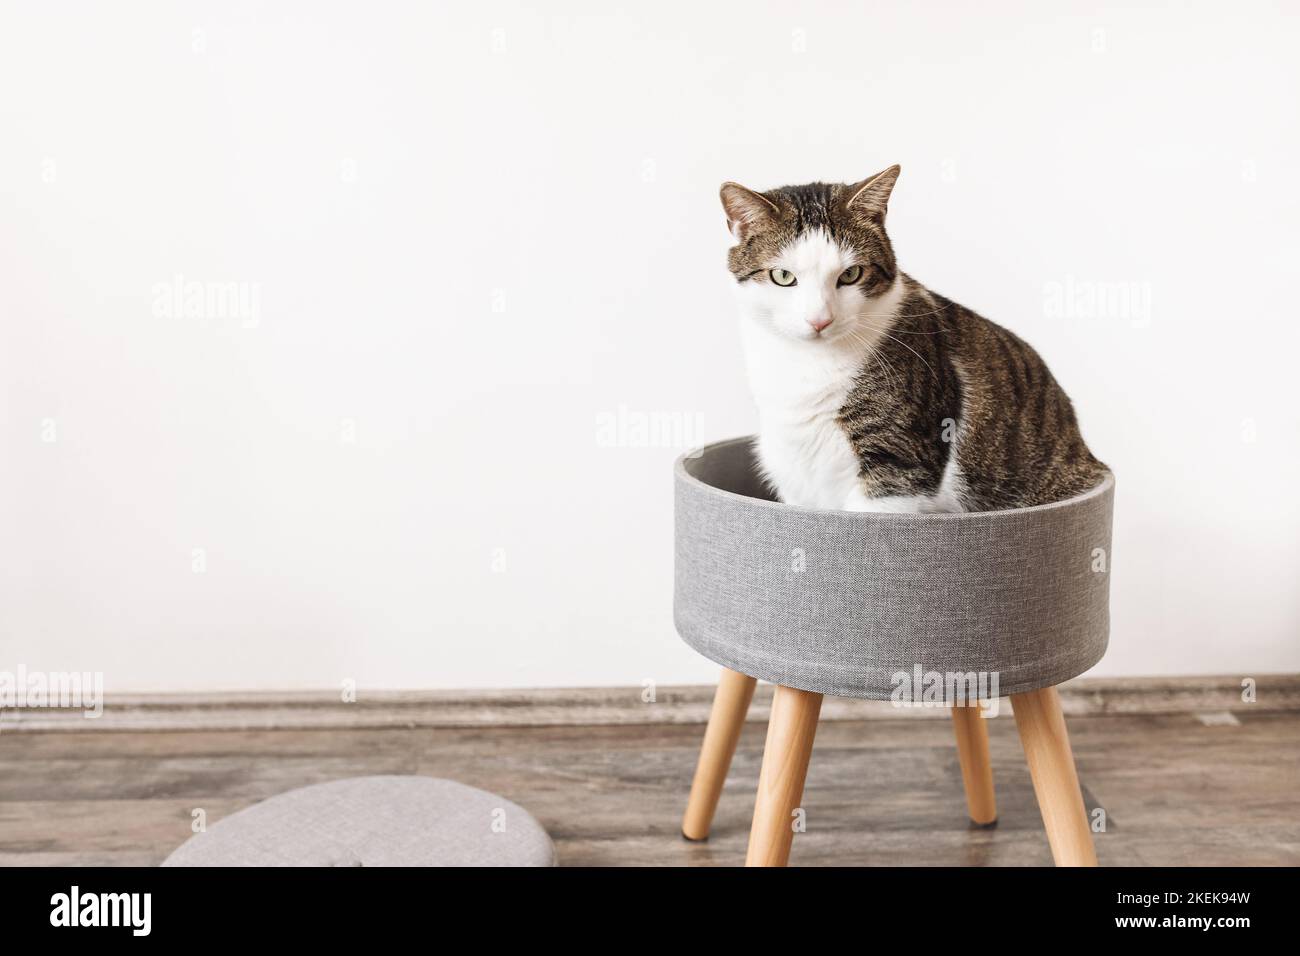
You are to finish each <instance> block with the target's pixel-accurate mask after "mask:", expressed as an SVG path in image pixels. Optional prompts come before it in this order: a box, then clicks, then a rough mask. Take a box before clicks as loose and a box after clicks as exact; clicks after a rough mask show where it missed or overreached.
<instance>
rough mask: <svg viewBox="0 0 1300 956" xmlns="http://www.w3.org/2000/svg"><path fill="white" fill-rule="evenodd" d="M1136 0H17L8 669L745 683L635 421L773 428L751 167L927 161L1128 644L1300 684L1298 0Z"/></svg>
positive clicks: (943, 236) (3, 497)
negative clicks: (733, 287) (1051, 385)
mask: <svg viewBox="0 0 1300 956" xmlns="http://www.w3.org/2000/svg"><path fill="white" fill-rule="evenodd" d="M1133 6H1134V5H1130V4H1125V5H1114V6H1094V5H1088V4H1073V5H1063V4H1051V5H1048V6H1044V5H1042V4H1037V3H1031V2H1026V3H1002V4H993V3H981V4H970V3H954V4H951V5H946V6H940V5H936V4H915V3H904V2H897V3H872V4H852V5H850V4H843V3H829V2H821V3H804V4H799V5H791V4H788V3H777V2H771V0H762V2H753V0H751V2H747V3H745V4H743V5H741V4H736V5H734V6H733V7H732V8H731V9H730V10H729V11H726V12H723V11H721V10H718V9H715V5H712V4H703V3H681V2H660V3H654V4H646V3H639V4H630V5H628V6H627V7H626V9H624V10H622V11H618V10H616V9H615V7H614V6H613V5H611V4H608V3H604V2H597V0H587V2H557V3H554V4H545V5H534V4H524V3H513V2H490V3H468V2H463V3H456V4H433V3H410V4H396V3H383V4H378V3H361V2H355V3H340V2H333V3H319V2H311V3H307V2H302V3H278V4H273V5H268V4H259V3H225V2H212V3H197V4H190V5H185V6H184V7H183V8H182V6H181V5H176V4H172V3H166V2H157V3H151V4H122V5H117V4H114V5H104V4H89V3H88V4H85V5H84V6H80V7H73V6H71V5H66V4H49V3H36V2H31V3H26V4H7V5H6V6H5V10H4V13H3V16H2V18H0V112H2V113H3V122H2V123H0V193H2V194H3V199H4V213H3V215H0V263H3V266H0V268H2V270H3V275H2V277H0V319H2V322H3V325H2V331H0V381H2V382H3V385H4V402H3V405H0V442H2V443H3V444H2V446H0V455H2V460H0V522H2V524H0V587H2V588H3V593H2V594H0V669H9V670H12V669H14V668H15V667H16V666H17V664H19V663H21V664H23V665H25V666H26V667H28V668H30V669H46V670H58V669H69V670H71V669H76V670H102V671H104V673H105V680H106V683H107V685H108V687H109V689H110V690H155V689H223V688H231V689H235V688H289V687H335V686H337V685H338V683H339V682H340V681H341V680H343V679H345V678H352V679H355V680H357V681H359V682H360V683H361V684H362V685H371V686H381V687H403V688H406V687H409V688H420V687H456V686H481V687H488V686H525V685H582V684H635V683H638V682H640V681H641V680H643V679H645V678H653V679H655V680H658V681H660V682H678V681H706V680H710V679H712V678H713V676H714V674H715V672H716V668H715V667H714V666H713V665H712V664H709V663H708V662H706V661H704V660H702V659H700V658H699V657H697V656H696V655H695V654H693V653H692V652H690V651H689V650H687V649H686V648H685V647H684V646H683V645H681V644H680V643H679V642H678V640H677V639H676V637H675V636H674V632H673V628H672V624H671V616H670V614H671V608H670V604H671V591H670V585H671V563H672V553H671V525H670V517H671V499H670V477H669V467H670V463H671V461H672V460H673V458H674V457H675V456H676V454H677V453H678V451H679V448H677V447H662V445H663V444H664V443H663V442H660V443H659V445H660V446H659V447H638V435H637V432H636V429H635V426H636V425H637V424H638V417H637V416H646V415H659V416H664V415H667V416H670V420H671V421H672V422H673V423H674V424H675V425H676V426H677V429H678V432H679V435H678V437H677V439H676V441H675V442H670V443H669V444H684V443H694V442H696V441H699V440H705V439H713V438H718V437H724V436H729V435H733V434H738V433H743V432H746V431H748V430H750V429H752V427H753V425H754V413H753V410H752V407H751V405H750V403H749V400H748V396H747V394H746V391H745V382H744V378H743V373H742V369H741V364H740V359H739V355H738V343H737V337H736V330H735V320H734V313H733V309H732V304H731V294H730V290H729V279H728V277H727V275H726V273H725V271H724V269H723V254H724V249H725V246H726V234H725V230H724V228H723V222H722V216H721V213H720V211H719V208H718V203H717V188H718V184H719V183H720V182H721V181H722V180H724V179H737V180H740V181H742V182H744V183H747V184H749V185H752V186H755V187H758V188H766V187H770V186H774V185H779V184H781V183H785V182H798V181H806V180H809V179H816V178H822V179H839V180H851V179H858V178H861V177H863V176H865V175H867V174H869V173H872V172H875V171H877V170H879V169H881V168H883V167H885V166H887V165H889V164H890V163H893V162H900V163H902V166H903V176H902V179H901V181H900V184H899V186H898V189H897V191H896V192H895V195H894V201H893V207H892V213H891V220H890V226H891V231H892V233H893V235H894V239H895V246H896V249H897V252H898V255H899V258H900V261H901V263H902V265H903V267H904V268H905V269H907V270H908V271H909V272H911V273H912V274H913V275H915V276H916V277H918V278H920V279H921V280H922V281H924V282H927V283H929V284H930V285H932V286H933V287H934V288H936V289H937V290H939V291H941V292H943V293H945V294H947V295H950V296H952V297H954V298H956V299H958V300H959V301H961V302H963V303H965V304H967V305H969V306H971V307H973V308H976V309H978V310H980V311H981V312H983V313H984V314H986V315H988V316H989V317H991V318H994V319H996V320H997V321H1000V322H1002V323H1004V324H1006V325H1008V326H1010V327H1011V328H1012V329H1014V330H1015V331H1017V332H1019V333H1020V334H1022V335H1024V336H1025V337H1027V338H1028V339H1029V340H1030V341H1031V342H1033V343H1034V344H1035V345H1036V346H1037V347H1038V348H1039V350H1040V351H1041V352H1042V353H1043V354H1044V355H1045V356H1046V357H1047V358H1048V360H1049V362H1050V363H1051V365H1052V367H1053V369H1054V370H1055V371H1056V372H1057V374H1058V377H1059V378H1060V379H1061V381H1062V382H1063V383H1064V385H1065V386H1066V388H1067V389H1068V390H1069V391H1070V393H1071V394H1072V395H1073V397H1074V399H1075V402H1076V404H1077V406H1078V408H1079V410H1080V413H1081V416H1082V421H1083V424H1084V429H1085V434H1086V436H1087V438H1088V440H1089V442H1090V443H1091V444H1092V447H1093V448H1094V450H1095V451H1096V452H1097V453H1098V454H1099V455H1100V456H1101V457H1103V458H1104V459H1105V460H1106V461H1107V462H1109V463H1110V464H1111V465H1112V466H1113V467H1114V469H1115V470H1116V472H1117V473H1118V476H1119V497H1118V505H1117V529H1116V541H1115V549H1114V551H1115V554H1114V629H1113V635H1112V639H1111V651H1110V654H1109V656H1108V657H1107V658H1106V660H1105V661H1104V662H1103V663H1102V665H1101V666H1099V667H1098V668H1097V673H1103V674H1184V673H1197V672H1223V673H1231V674H1252V673H1256V672H1264V671H1270V670H1274V671H1275V670H1285V669H1290V670H1296V669H1300V597H1298V596H1297V593H1298V592H1297V587H1296V584H1297V580H1298V579H1300V555H1298V554H1297V540H1300V534H1298V533H1297V532H1298V531H1300V516H1298V514H1297V503H1296V502H1297V494H1296V492H1297V487H1300V465H1298V460H1300V455H1298V453H1297V438H1298V437H1300V427H1298V424H1300V418H1298V416H1297V410H1296V409H1297V400H1296V381H1297V373H1296V371H1295V367H1296V351H1297V344H1298V343H1300V335H1298V334H1297V330H1296V324H1297V321H1298V319H1300V317H1298V316H1297V309H1296V301H1297V298H1296V289H1295V284H1296V266H1297V264H1298V263H1300V239H1298V238H1297V236H1298V232H1297V224H1298V219H1300V217H1298V216H1297V213H1298V212H1300V189H1298V188H1297V176H1296V169H1297V168H1298V167H1300V121H1298V119H1297V110H1296V105H1295V95H1296V90H1297V89H1300V66H1297V60H1296V57H1295V55H1294V51H1295V50H1296V48H1297V43H1298V41H1300V18H1297V17H1295V16H1294V13H1293V12H1290V11H1288V10H1287V9H1286V6H1285V5H1282V4H1269V3H1232V4H1228V3H1221V4H1179V5H1170V4H1148V5H1145V6H1144V8H1143V9H1130V8H1131V7H1133ZM540 7H549V8H550V9H551V10H552V11H554V12H552V13H549V14H544V13H542V12H539V9H538V8H540ZM74 10H75V11H77V12H75V13H74V12H73V11H74ZM561 11H562V12H561ZM792 11H793V12H792ZM175 276H183V277H184V280H183V281H185V282H199V283H207V284H221V283H239V284H240V285H239V286H238V287H237V288H238V289H240V290H242V291H243V292H244V293H245V294H247V295H248V296H249V301H248V309H247V311H246V316H247V318H246V319H241V317H240V316H238V315H226V314H222V312H221V310H220V309H219V308H217V305H218V304H217V303H215V302H214V303H212V304H211V306H209V305H208V304H206V303H205V304H204V305H203V308H202V310H201V313H202V314H199V315H195V316H189V317H187V314H186V309H185V307H184V303H183V302H182V303H181V307H180V309H179V312H178V313H177V312H176V310H174V309H171V302H170V299H169V297H168V296H161V297H160V296H159V294H158V293H159V290H158V289H156V287H157V286H159V285H160V284H161V285H163V286H164V287H165V286H166V285H167V284H168V283H171V282H172V281H173V277H175ZM1067 283H1068V284H1070V287H1071V288H1072V289H1073V290H1074V291H1075V293H1078V294H1079V295H1080V296H1082V297H1086V296H1088V295H1090V294H1093V293H1096V292H1097V291H1099V290H1101V291H1107V290H1109V291H1112V292H1113V291H1115V290H1117V289H1120V288H1131V289H1133V290H1135V292H1136V297H1135V298H1133V299H1132V300H1131V301H1129V302H1127V303H1126V302H1124V301H1112V302H1110V303H1109V304H1106V305H1103V306H1100V307H1099V306H1096V305H1089V304H1088V302H1087V301H1083V300H1082V299H1080V300H1079V301H1074V300H1073V299H1072V300H1071V305H1070V306H1069V307H1068V308H1062V307H1060V302H1059V301H1057V300H1055V299H1054V296H1055V295H1056V294H1057V293H1058V292H1060V291H1061V290H1063V289H1065V287H1066V285H1067ZM1119 284H1123V285H1122V286H1121V285H1119ZM1130 284H1131V285H1130ZM204 288H207V287H206V286H205V287H204ZM254 296H256V299H255V300H254V299H253V298H252V297H254ZM254 301H255V302H256V308H255V309H254V308H253V302H254ZM1126 305H1127V306H1128V308H1125V306H1126ZM169 311H170V312H171V313H172V314H169ZM1063 312H1064V313H1065V314H1062V313H1063ZM620 410H622V412H623V413H625V418H624V425H625V426H626V427H624V428H621V429H620V428H618V427H615V428H613V429H612V430H607V431H605V432H602V431H601V430H600V428H599V427H598V424H599V423H600V422H601V421H602V419H601V416H602V415H610V414H615V415H617V414H619V413H620ZM349 436H354V441H352V442H349V441H348V440H347V439H348V438H349ZM50 439H52V440H50ZM611 441H612V442H613V446H612V447H611V446H610V443H611ZM194 549H203V554H202V556H201V558H202V560H201V561H199V566H200V567H201V566H204V565H205V567H206V570H205V572H204V573H195V572H194V569H195V566H196V565H195V562H196V560H198V559H196V557H195V554H194ZM496 549H503V550H502V551H501V552H497V550H496ZM502 555H503V556H504V570H498V569H496V568H494V562H499V561H500V560H501V558H502Z"/></svg>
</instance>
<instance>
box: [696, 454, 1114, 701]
mask: <svg viewBox="0 0 1300 956" xmlns="http://www.w3.org/2000/svg"><path fill="white" fill-rule="evenodd" d="M752 448H753V443H752V439H751V438H737V439H732V440H729V441H722V442H717V443H715V444H712V445H708V446H705V447H704V448H703V449H701V450H699V451H697V452H693V453H690V454H688V455H685V456H683V457H682V458H681V459H679V460H678V462H677V466H676V469H675V486H676V493H675V494H676V506H675V522H676V564H675V585H674V605H673V610H674V619H675V623H676V626H677V631H678V633H679V634H680V635H681V638H682V639H683V640H684V641H685V642H686V643H687V644H689V645H690V646H691V647H693V648H694V649H695V650H697V651H699V652H700V653H701V654H703V655H704V656H705V657H708V658H710V659H711V660H713V661H716V662H717V663H719V664H722V665H723V666H725V667H728V668H731V669H732V670H735V671H738V672H740V673H742V674H747V675H749V676H751V677H757V678H760V679H762V680H767V681H771V682H772V683H774V684H780V685H782V686H785V687H792V688H797V689H799V690H806V691H815V692H817V693H821V694H833V695H837V696H841V697H861V698H869V699H878V700H888V699H890V698H891V697H896V694H895V691H896V690H897V688H898V687H899V683H900V678H899V675H900V674H906V675H909V676H910V675H912V674H913V673H914V672H915V671H916V669H917V668H921V669H923V670H925V671H927V672H928V671H941V672H964V673H983V674H996V675H997V678H998V681H999V684H1000V686H999V688H998V693H997V694H995V695H994V696H998V695H1008V694H1017V693H1022V692H1025V691H1029V690H1035V689H1038V688H1042V687H1050V686H1054V685H1056V684H1060V683H1061V682H1063V681H1065V680H1067V679H1069V678H1071V677H1075V676H1077V675H1079V674H1081V673H1082V672H1083V671H1085V670H1087V669H1088V668H1090V667H1092V666H1093V665H1094V664H1096V663H1097V661H1099V660H1100V659H1101V657H1102V655H1103V654H1104V653H1105V651H1106V643H1107V638H1108V634H1109V622H1110V615H1109V596H1110V574H1109V561H1110V546H1111V513H1112V507H1113V501H1114V488H1115V483H1114V479H1113V478H1112V477H1111V476H1109V475H1108V476H1107V477H1106V478H1105V479H1104V480H1103V481H1102V482H1101V484H1099V485H1098V486H1097V487H1095V488H1093V489H1092V490H1090V491H1088V492H1086V493H1084V494H1082V495H1079V496H1078V497H1075V498H1071V499H1068V500H1066V501H1061V502H1057V503H1054V504H1048V505H1042V506H1039V507H1033V508H1021V509H1014V510H1008V511H989V512H972V513H964V514H928V515H918V514H878V513H863V512H847V511H828V510H818V509H812V508H798V507H793V506H790V505H786V504H781V503H778V502H775V501H773V500H772V498H771V496H770V495H769V494H768V493H767V491H766V490H765V488H764V487H763V484H762V482H761V480H760V478H759V475H758V470H757V467H756V462H755V459H754V453H753V450H752ZM951 690H952V687H951V685H948V691H951ZM946 699H947V701H948V702H949V703H954V702H958V703H959V702H960V701H953V700H952V699H951V698H950V697H949V698H946Z"/></svg>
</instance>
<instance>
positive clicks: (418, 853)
mask: <svg viewBox="0 0 1300 956" xmlns="http://www.w3.org/2000/svg"><path fill="white" fill-rule="evenodd" d="M162 865H163V866H554V865H555V848H554V846H553V845H552V843H551V839H550V837H548V836H547V835H546V831H545V830H544V829H542V826H541V824H539V823H538V822H537V821H536V820H535V819H533V817H532V815H531V814H530V813H528V811H527V810H524V809H523V808H522V807H520V806H518V805H517V804H514V803H511V802H510V801H509V800H506V799H504V798H502V797H499V796H497V795H496V794H493V793H488V792H487V791H485V790H478V789H475V788H474V787H467V786H465V785H464V784H461V783H456V782H455V781H454V780H438V779H433V778H430V777H417V776H374V777H353V778H350V779H346V780H333V781H331V782H329V783H321V784H315V785H313V786H310V787H302V788H300V789H297V790H290V791H288V792H287V793H282V794H279V795H278V796H274V797H271V798H270V799H269V800H263V801H262V802H261V803H255V804H253V806H251V807H247V808H245V809H243V810H240V811H239V812H238V813H234V814H232V815H230V816H228V817H226V818H224V819H222V820H219V821H218V822H216V823H215V824H213V825H212V826H211V827H210V828H209V829H208V830H207V831H206V832H204V833H199V834H196V835H195V836H193V837H191V838H190V839H189V840H187V841H186V842H185V843H184V844H182V845H181V846H180V847H179V848H178V849H177V850H176V851H175V852H174V853H172V854H171V856H169V857H168V858H167V859H166V860H165V861H163V864H162Z"/></svg>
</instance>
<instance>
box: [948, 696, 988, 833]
mask: <svg viewBox="0 0 1300 956" xmlns="http://www.w3.org/2000/svg"><path fill="white" fill-rule="evenodd" d="M952 727H953V730H954V731H956V734H957V757H958V759H959V760H960V761H961V779H962V783H963V784H964V785H965V787H966V807H967V809H968V810H969V811H970V818H971V822H972V823H974V824H975V825H976V826H981V827H991V826H993V825H994V824H995V823H997V822H998V804H997V799H996V798H995V797H994V795H993V762H992V761H991V760H989V731H988V727H987V726H985V723H984V718H983V717H981V716H980V708H979V705H974V706H970V707H962V706H957V707H953V709H952Z"/></svg>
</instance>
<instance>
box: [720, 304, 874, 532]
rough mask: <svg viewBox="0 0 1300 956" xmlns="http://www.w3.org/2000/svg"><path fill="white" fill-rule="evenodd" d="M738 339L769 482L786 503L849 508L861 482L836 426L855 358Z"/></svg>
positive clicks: (758, 333) (755, 332) (819, 348)
mask: <svg viewBox="0 0 1300 956" xmlns="http://www.w3.org/2000/svg"><path fill="white" fill-rule="evenodd" d="M743 334H744V339H745V358H746V362H747V364H748V367H749V380H750V386H751V388H752V389H753V393H754V400H755V402H756V403H757V405H758V415H759V435H758V444H757V452H758V460H759V463H760V465H761V466H762V469H763V472H764V474H765V476H766V478H767V480H768V482H769V483H770V484H771V485H772V487H773V488H775V489H776V491H777V493H778V494H779V495H780V497H781V500H782V501H785V502H787V503H788V504H792V505H800V506H802V507H805V508H838V509H843V508H848V507H849V502H850V501H852V500H853V498H854V496H855V494H856V495H858V496H860V495H861V484H862V483H861V481H860V480H859V478H858V473H859V465H858V459H857V456H856V455H855V454H854V452H853V448H852V446H851V445H850V444H849V439H848V435H847V434H846V433H845V431H844V428H843V427H842V426H841V425H840V423H839V420H838V419H839V412H840V409H841V408H843V406H844V400H845V397H846V396H847V394H848V391H849V389H850V388H851V387H852V384H853V379H854V376H855V375H856V374H857V372H858V370H859V369H860V367H861V363H862V354H861V352H860V351H859V350H857V349H853V350H851V351H850V350H848V349H840V348H833V347H832V348H827V347H826V345H827V344H828V343H822V342H812V343H807V344H804V343H791V342H786V341H781V340H778V339H776V338H774V337H773V336H772V335H771V334H770V333H768V332H766V331H765V330H762V329H753V328H748V329H745V330H744V333H743Z"/></svg>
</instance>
